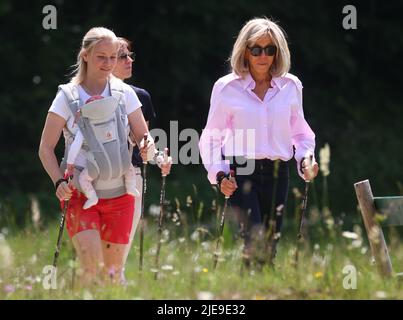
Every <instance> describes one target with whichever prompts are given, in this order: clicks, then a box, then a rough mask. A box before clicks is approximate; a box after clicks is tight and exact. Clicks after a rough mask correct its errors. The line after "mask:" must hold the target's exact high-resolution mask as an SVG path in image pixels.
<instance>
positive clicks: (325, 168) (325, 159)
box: [319, 143, 330, 177]
mask: <svg viewBox="0 0 403 320" xmlns="http://www.w3.org/2000/svg"><path fill="white" fill-rule="evenodd" d="M319 162H320V171H321V172H322V175H323V176H324V177H326V176H328V175H329V174H330V170H329V163H330V147H329V144H328V143H326V144H325V146H324V147H323V148H321V149H320V150H319Z"/></svg>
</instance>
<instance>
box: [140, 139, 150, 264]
mask: <svg viewBox="0 0 403 320" xmlns="http://www.w3.org/2000/svg"><path fill="white" fill-rule="evenodd" d="M147 138H148V134H147V133H145V134H144V146H145V147H147V144H148V141H147ZM142 175H143V190H142V193H141V216H140V260H139V271H140V272H142V271H143V244H144V200H145V194H146V192H147V176H146V175H147V160H143V168H142Z"/></svg>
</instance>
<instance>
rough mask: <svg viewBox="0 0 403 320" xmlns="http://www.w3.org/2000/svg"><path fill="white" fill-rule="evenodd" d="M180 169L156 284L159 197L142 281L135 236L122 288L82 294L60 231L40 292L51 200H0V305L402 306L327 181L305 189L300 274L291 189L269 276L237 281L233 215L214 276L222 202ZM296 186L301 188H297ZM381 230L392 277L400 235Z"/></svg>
mask: <svg viewBox="0 0 403 320" xmlns="http://www.w3.org/2000/svg"><path fill="white" fill-rule="evenodd" d="M180 170H181V169H180V168H178V169H177V170H175V171H173V173H172V174H171V175H170V176H169V179H168V180H167V203H166V219H165V222H164V232H163V243H162V248H161V255H160V273H159V279H158V280H154V272H155V265H154V259H155V253H156V247H157V232H156V226H157V215H158V213H159V206H158V198H159V192H150V194H149V196H148V198H147V199H148V200H147V207H148V210H147V211H148V212H147V219H146V227H145V251H144V252H145V256H144V270H143V273H142V274H140V273H139V271H138V263H139V262H138V261H139V237H138V233H137V235H136V238H135V241H134V244H133V247H132V249H131V252H130V254H129V258H128V262H127V264H126V273H125V274H126V278H127V280H128V282H127V285H126V286H116V285H115V286H112V285H109V286H108V285H107V286H102V287H92V288H83V287H82V286H80V283H78V278H77V277H76V276H74V275H75V274H77V272H78V267H79V266H78V262H76V261H75V259H74V251H73V248H72V245H71V242H70V240H69V238H68V237H67V234H66V232H65V234H64V241H63V244H62V249H61V255H60V258H59V262H58V277H57V286H58V288H57V289H56V290H53V289H50V290H46V289H45V288H44V286H43V282H44V277H45V273H44V272H43V270H44V267H45V266H46V265H50V264H52V260H53V254H54V249H55V244H56V240H57V233H58V229H59V228H58V221H57V220H58V218H57V217H58V216H59V215H60V213H59V211H58V208H57V206H56V204H57V203H56V201H54V199H53V198H52V201H51V202H49V201H48V202H46V201H44V200H43V199H44V198H41V197H38V198H35V197H30V199H31V200H30V201H31V203H30V205H29V206H27V205H26V204H25V205H23V204H22V203H19V202H18V201H17V200H18V198H16V199H17V200H14V203H16V205H14V206H11V205H9V204H7V203H1V201H0V232H1V233H0V299H403V289H402V287H401V285H402V283H403V282H402V281H399V280H398V279H397V278H391V279H382V278H381V277H380V276H379V275H378V273H377V269H376V266H375V264H374V263H373V261H372V257H371V250H370V248H369V246H368V242H367V236H366V234H365V230H364V229H363V226H362V222H361V218H360V215H359V213H357V212H353V213H349V214H348V213H339V214H337V215H336V214H332V213H331V211H330V210H329V209H328V206H327V203H328V202H329V196H328V194H327V190H326V188H327V186H326V179H324V178H323V179H322V180H319V181H322V182H323V183H322V184H316V185H313V186H312V188H311V189H310V194H309V199H310V201H308V204H310V205H309V210H308V211H309V212H308V217H309V220H308V221H307V223H306V224H305V226H306V230H305V232H304V234H305V242H304V244H303V245H302V246H301V248H300V251H299V252H300V254H299V262H298V265H297V266H296V265H295V250H296V244H297V241H296V236H297V221H298V216H299V214H300V203H301V193H300V191H298V190H296V189H295V188H294V189H291V191H290V196H289V201H288V208H287V212H286V216H285V223H284V226H283V231H282V237H281V240H280V243H279V246H278V255H277V258H276V262H275V268H274V269H271V268H269V267H265V268H263V269H262V270H258V268H256V267H255V266H252V267H251V268H250V269H249V270H245V269H244V270H243V272H242V273H241V265H242V241H241V239H239V238H238V237H237V236H236V235H237V223H236V222H235V220H234V219H231V216H229V217H228V219H227V220H226V225H225V229H224V237H223V246H222V253H221V255H220V258H219V262H218V266H217V269H216V270H213V269H212V267H213V253H214V251H215V246H216V241H217V227H218V221H219V214H220V212H221V211H222V205H223V203H222V202H223V199H222V197H220V196H219V195H218V193H215V192H214V190H213V189H212V188H211V187H210V186H209V184H208V182H207V180H206V181H205V179H204V180H203V182H202V183H200V184H197V183H195V181H196V177H199V178H200V176H201V175H203V174H205V172H204V171H203V169H202V168H196V169H194V170H192V171H187V172H181V171H180ZM184 176H186V177H187V179H183V177H184ZM179 178H181V179H179ZM298 182H300V181H298ZM298 182H297V183H298ZM315 182H316V181H315ZM292 185H296V183H292ZM319 185H320V186H321V187H320V188H319ZM299 186H300V187H301V189H302V184H301V183H300V184H299ZM148 188H149V190H152V191H153V190H159V177H158V172H157V171H156V170H154V171H151V172H150V179H149V186H148ZM50 196H53V195H50ZM35 199H36V200H35ZM330 200H331V199H330ZM41 201H42V203H45V204H41ZM49 203H51V205H49ZM17 205H19V207H18V206H17ZM355 206H356V204H352V205H351V207H352V208H355ZM27 207H28V209H27ZM13 208H14V209H13ZM15 208H20V209H18V210H17V209H15ZM24 208H25V209H24ZM318 208H320V209H318ZM44 209H46V210H47V213H46V214H45V211H46V210H44ZM21 210H22V211H23V210H25V211H26V214H25V218H23V219H22V220H25V223H23V224H21V223H20V222H21V221H20V222H18V221H17V220H16V217H17V216H18V215H17V213H18V212H19V211H21ZM41 210H42V214H41ZM19 220H21V215H20V218H19ZM385 231H386V232H385V235H386V238H387V242H388V245H389V249H390V254H391V258H392V263H393V266H394V268H395V269H396V270H394V271H396V272H402V271H403V248H402V246H401V240H402V236H401V229H400V230H399V229H392V230H385ZM399 232H400V235H399ZM399 268H400V269H399Z"/></svg>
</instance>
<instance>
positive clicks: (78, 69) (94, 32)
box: [71, 27, 117, 84]
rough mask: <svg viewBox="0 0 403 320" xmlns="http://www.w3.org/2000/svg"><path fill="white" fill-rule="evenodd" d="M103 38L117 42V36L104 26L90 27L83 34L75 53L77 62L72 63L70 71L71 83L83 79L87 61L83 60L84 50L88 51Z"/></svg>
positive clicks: (78, 82)
mask: <svg viewBox="0 0 403 320" xmlns="http://www.w3.org/2000/svg"><path fill="white" fill-rule="evenodd" d="M104 39H110V40H112V41H114V42H117V37H116V35H115V34H114V33H113V31H112V30H109V29H107V28H104V27H95V28H91V29H90V30H89V31H88V32H87V33H86V34H85V36H84V38H83V41H82V43H81V48H80V51H79V53H78V55H77V63H76V64H75V65H73V68H74V70H73V72H72V74H73V77H72V78H71V83H74V84H80V83H82V82H83V81H84V79H85V77H86V75H87V62H85V61H84V58H83V55H84V53H85V52H90V51H91V50H92V49H93V48H94V46H95V45H96V44H97V43H98V42H99V41H101V40H104Z"/></svg>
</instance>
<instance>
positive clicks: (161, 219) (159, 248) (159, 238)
mask: <svg viewBox="0 0 403 320" xmlns="http://www.w3.org/2000/svg"><path fill="white" fill-rule="evenodd" d="M167 162H168V148H165V149H164V163H167ZM165 178H166V174H162V179H161V194H160V215H159V218H158V242H157V255H156V256H155V269H156V270H157V272H156V273H155V275H154V279H155V280H157V279H158V272H159V271H158V267H159V266H158V265H159V256H160V251H161V240H162V221H163V219H164V201H165Z"/></svg>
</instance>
